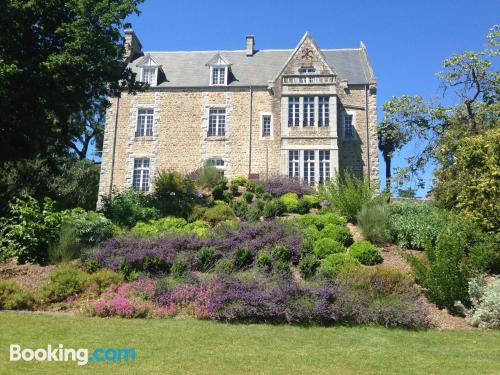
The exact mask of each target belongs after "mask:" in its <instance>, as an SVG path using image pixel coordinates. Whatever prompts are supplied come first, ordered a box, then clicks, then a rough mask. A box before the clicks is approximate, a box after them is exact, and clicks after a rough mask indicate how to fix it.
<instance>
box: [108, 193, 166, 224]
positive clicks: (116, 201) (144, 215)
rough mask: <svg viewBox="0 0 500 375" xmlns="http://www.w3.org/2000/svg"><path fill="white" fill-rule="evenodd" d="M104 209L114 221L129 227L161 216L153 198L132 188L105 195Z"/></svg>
mask: <svg viewBox="0 0 500 375" xmlns="http://www.w3.org/2000/svg"><path fill="white" fill-rule="evenodd" d="M102 211H103V213H104V216H106V217H107V218H108V219H110V220H111V221H112V222H113V223H115V224H117V225H121V226H125V227H128V228H131V227H133V226H134V225H135V224H136V223H137V222H138V221H148V220H150V219H156V218H158V217H159V216H160V211H159V210H158V209H157V208H156V207H155V206H154V200H153V198H152V197H151V196H148V195H145V194H143V193H141V192H139V191H137V190H134V189H132V188H131V189H126V190H124V191H122V192H119V193H113V194H111V195H108V196H105V197H103V208H102Z"/></svg>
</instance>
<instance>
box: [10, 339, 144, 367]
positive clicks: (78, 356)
mask: <svg viewBox="0 0 500 375" xmlns="http://www.w3.org/2000/svg"><path fill="white" fill-rule="evenodd" d="M9 358H10V361H11V362H15V361H21V360H22V361H27V362H30V361H38V362H70V361H72V362H77V364H78V366H85V365H86V364H88V363H90V362H122V361H124V362H129V361H131V362H135V349H131V348H120V349H114V348H96V349H94V350H93V351H92V353H91V354H90V355H89V350H88V349H74V348H65V347H64V346H63V344H59V345H58V346H55V347H53V346H52V345H50V344H49V345H47V348H46V349H45V348H38V349H31V348H24V349H22V348H21V345H19V344H11V345H10V357H9Z"/></svg>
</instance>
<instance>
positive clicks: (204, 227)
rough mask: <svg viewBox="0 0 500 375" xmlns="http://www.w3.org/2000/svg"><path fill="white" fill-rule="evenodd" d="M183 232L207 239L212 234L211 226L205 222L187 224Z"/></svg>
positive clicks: (197, 221)
mask: <svg viewBox="0 0 500 375" xmlns="http://www.w3.org/2000/svg"><path fill="white" fill-rule="evenodd" d="M182 232H184V233H196V234H197V235H198V236H200V237H206V236H207V235H208V234H209V233H210V224H209V223H208V222H206V221H204V220H196V221H193V222H192V223H188V224H186V226H185V227H184V228H183V229H182Z"/></svg>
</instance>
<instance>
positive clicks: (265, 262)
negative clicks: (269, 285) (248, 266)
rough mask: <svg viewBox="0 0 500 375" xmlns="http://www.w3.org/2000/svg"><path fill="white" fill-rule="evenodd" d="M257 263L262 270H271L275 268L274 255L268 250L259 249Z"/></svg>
mask: <svg viewBox="0 0 500 375" xmlns="http://www.w3.org/2000/svg"><path fill="white" fill-rule="evenodd" d="M256 263H257V267H259V269H260V270H261V271H264V272H270V271H271V270H272V269H273V257H272V256H271V254H269V252H268V251H267V250H261V251H259V253H258V254H257V258H256Z"/></svg>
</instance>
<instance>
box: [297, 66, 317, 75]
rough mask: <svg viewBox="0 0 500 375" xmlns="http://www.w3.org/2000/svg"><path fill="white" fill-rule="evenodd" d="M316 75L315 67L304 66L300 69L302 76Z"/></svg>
mask: <svg viewBox="0 0 500 375" xmlns="http://www.w3.org/2000/svg"><path fill="white" fill-rule="evenodd" d="M315 73H316V69H315V68H314V66H302V67H300V68H299V74H300V75H311V74H315Z"/></svg>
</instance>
